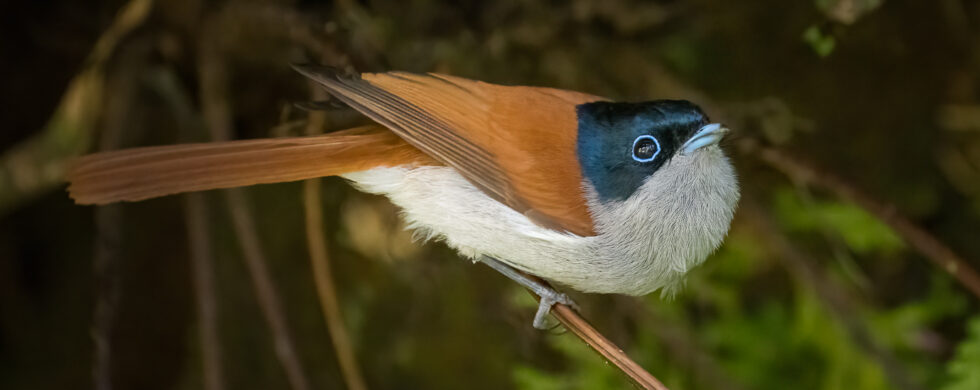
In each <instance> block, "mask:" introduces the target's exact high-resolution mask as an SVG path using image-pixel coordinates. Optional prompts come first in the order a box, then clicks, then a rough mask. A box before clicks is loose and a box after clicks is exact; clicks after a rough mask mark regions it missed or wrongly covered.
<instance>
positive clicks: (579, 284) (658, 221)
mask: <svg viewBox="0 0 980 390" xmlns="http://www.w3.org/2000/svg"><path fill="white" fill-rule="evenodd" d="M717 158H721V159H722V160H723V164H718V162H719V160H717ZM689 160H690V161H686V160H681V161H677V159H675V161H672V162H671V163H687V164H691V165H692V166H691V169H692V172H688V173H691V174H688V175H675V176H674V177H658V175H656V174H655V175H654V176H651V178H650V179H648V181H647V182H646V183H645V184H644V185H643V186H642V187H641V188H640V189H639V190H637V192H636V193H635V194H634V195H633V196H632V197H630V198H629V199H627V200H625V201H622V202H615V203H612V204H599V203H598V202H596V201H595V200H592V201H590V209H591V210H592V213H593V220H594V221H595V223H596V232H597V235H596V236H592V237H581V236H577V235H574V234H570V233H560V232H556V231H553V230H550V229H546V228H543V227H540V226H538V225H536V224H534V222H531V220H530V219H528V218H527V217H525V216H524V215H522V214H520V213H518V212H516V211H514V210H513V209H511V208H510V207H507V206H506V205H504V204H502V203H499V202H497V201H495V200H493V199H492V198H490V197H489V196H487V195H485V194H484V193H483V192H482V191H480V190H479V189H477V188H476V187H474V186H473V185H472V184H470V182H468V181H467V180H466V179H464V178H463V177H462V176H460V175H459V174H458V173H457V172H456V171H455V170H454V169H452V168H449V167H417V168H409V167H394V168H375V169H371V170H367V171H362V172H353V173H349V174H345V175H343V177H344V178H346V179H348V180H351V181H353V182H354V183H355V184H356V186H357V187H358V188H360V189H361V190H363V191H365V192H370V193H375V194H382V195H385V196H387V197H388V198H390V199H391V201H392V202H394V203H395V205H397V206H399V207H400V208H402V210H403V217H404V218H405V220H406V221H407V222H408V226H409V228H412V229H415V230H416V232H417V234H419V235H420V236H421V237H423V238H424V239H427V240H428V239H437V240H443V241H445V242H446V244H448V245H449V246H450V247H452V248H454V249H456V250H457V251H459V252H460V253H461V254H462V255H463V256H466V257H468V258H470V259H472V260H478V259H479V256H481V255H488V256H492V257H494V258H497V259H499V260H501V261H504V262H506V263H508V264H510V265H512V266H514V267H516V268H518V269H521V270H524V271H527V272H530V273H532V274H535V275H537V276H540V277H543V278H545V279H548V280H551V281H554V282H558V283H560V284H563V285H566V286H569V287H572V288H574V289H576V290H580V291H584V292H598V293H620V294H631V295H642V294H647V293H649V292H651V291H654V290H656V289H658V288H661V287H668V288H670V287H672V286H674V285H676V284H677V283H678V282H679V281H680V280H681V277H682V276H683V274H684V273H686V272H687V271H688V270H689V269H690V268H692V267H694V266H696V265H697V264H700V263H701V262H702V261H703V260H704V258H705V257H707V255H708V254H710V253H711V252H712V251H713V250H714V249H715V248H717V246H718V245H719V244H720V243H721V241H722V239H723V238H724V235H725V234H726V232H727V231H728V225H729V223H730V221H731V218H732V213H733V210H734V206H735V203H736V202H737V200H738V187H737V185H736V184H735V181H734V180H735V179H734V175H733V174H732V170H731V166H730V165H729V164H728V162H727V159H725V158H724V156H723V155H721V153H720V151H718V152H717V156H715V155H714V154H712V155H705V156H699V157H697V158H694V157H691V158H689ZM702 160H703V161H702ZM674 171H677V170H674ZM726 177H727V178H728V179H726ZM691 191H696V193H694V192H691ZM587 192H590V193H591V192H592V191H591V190H590V189H587ZM685 192H687V194H685ZM679 194H680V195H679Z"/></svg>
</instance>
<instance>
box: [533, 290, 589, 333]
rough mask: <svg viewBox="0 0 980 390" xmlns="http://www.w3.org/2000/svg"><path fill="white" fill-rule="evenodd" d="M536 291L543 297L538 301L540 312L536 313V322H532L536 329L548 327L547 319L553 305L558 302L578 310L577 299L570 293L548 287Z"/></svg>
mask: <svg viewBox="0 0 980 390" xmlns="http://www.w3.org/2000/svg"><path fill="white" fill-rule="evenodd" d="M536 292H537V293H538V294H539V296H540V297H541V300H540V301H539V302H538V312H537V313H535V314H534V322H533V323H532V325H534V327H535V328H536V329H541V330H547V329H548V326H547V324H546V323H545V322H546V320H545V319H546V318H547V317H548V313H549V312H551V307H552V306H554V305H555V304H556V303H560V304H563V305H566V306H569V307H571V308H573V309H576V310H578V305H577V304H575V301H573V300H572V298H569V297H568V295H565V294H562V293H560V292H557V291H555V290H553V289H546V290H543V291H536Z"/></svg>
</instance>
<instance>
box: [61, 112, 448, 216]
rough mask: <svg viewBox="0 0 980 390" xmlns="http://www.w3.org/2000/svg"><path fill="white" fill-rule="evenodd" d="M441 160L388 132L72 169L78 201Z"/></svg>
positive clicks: (125, 157)
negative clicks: (434, 158) (429, 155)
mask: <svg viewBox="0 0 980 390" xmlns="http://www.w3.org/2000/svg"><path fill="white" fill-rule="evenodd" d="M432 164H436V165H438V164H439V163H438V162H436V161H435V160H433V159H432V158H430V157H428V156H427V155H425V154H424V153H422V152H421V151H419V150H418V149H416V148H414V147H412V146H411V145H409V144H407V143H405V141H403V140H402V139H401V138H398V137H397V136H395V135H394V134H392V133H391V132H390V131H388V130H387V129H385V128H384V127H381V126H377V125H372V126H365V127H360V128H355V129H349V130H344V131H340V132H335V133H330V134H324V135H318V136H311V137H292V138H271V139H258V140H240V141H229V142H215V143H202V144H184V145H166V146H152V147H143V148H133V149H125V150H119V151H110V152H103V153H96V154H92V155H88V156H84V157H81V158H79V159H78V160H76V161H75V163H74V164H73V165H72V166H71V167H70V168H69V171H68V181H69V182H70V183H71V184H70V185H69V187H68V192H69V194H70V196H71V197H72V198H74V199H75V201H76V202H78V203H81V204H105V203H111V202H117V201H137V200H142V199H148V198H153V197H158V196H164V195H170V194H176V193H181V192H189V191H202V190H211V189H217V188H229V187H239V186H248V185H253V184H263V183H278V182H286V181H294V180H303V179H309V178H314V177H322V176H331V175H339V174H343V173H348V172H354V171H361V170H365V169H370V168H374V167H383V166H399V165H432Z"/></svg>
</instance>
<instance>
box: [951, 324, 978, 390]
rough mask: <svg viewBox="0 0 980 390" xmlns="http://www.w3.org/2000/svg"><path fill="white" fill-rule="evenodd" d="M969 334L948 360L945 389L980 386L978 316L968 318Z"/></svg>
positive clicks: (964, 388) (966, 388)
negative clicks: (951, 358)
mask: <svg viewBox="0 0 980 390" xmlns="http://www.w3.org/2000/svg"><path fill="white" fill-rule="evenodd" d="M969 327H970V329H969V336H967V337H968V338H967V339H966V340H964V341H963V343H962V344H960V346H959V347H957V349H956V357H954V358H953V360H952V361H950V362H949V376H950V379H949V382H948V383H947V384H946V385H945V386H944V387H943V389H945V390H968V389H976V388H978V387H980V370H977V367H980V317H974V318H973V319H972V320H970V325H969Z"/></svg>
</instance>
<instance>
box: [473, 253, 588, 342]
mask: <svg viewBox="0 0 980 390" xmlns="http://www.w3.org/2000/svg"><path fill="white" fill-rule="evenodd" d="M480 262H481V263H483V264H486V265H488V266H490V268H493V269H495V270H497V272H500V273H501V274H503V275H504V276H506V277H508V278H510V280H513V281H515V282H517V283H519V284H520V285H522V286H524V287H527V288H528V289H530V290H531V292H533V293H535V294H537V295H538V297H540V298H541V301H540V302H539V304H538V312H537V313H535V314H534V323H533V325H534V327H535V328H537V329H547V327H546V326H545V321H544V320H545V317H546V316H547V315H548V312H550V311H551V306H553V305H554V304H556V303H561V304H564V305H568V306H571V307H573V308H577V307H578V305H576V304H575V302H573V301H572V299H571V298H569V297H568V295H565V294H562V293H560V292H558V291H555V289H554V288H551V286H548V285H546V284H543V283H541V282H540V281H538V280H535V279H532V278H529V277H527V275H524V274H523V273H521V272H520V271H518V270H516V269H514V268H513V267H511V266H509V265H507V264H504V263H503V262H501V261H500V260H497V259H495V258H493V257H490V256H481V257H480Z"/></svg>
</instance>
